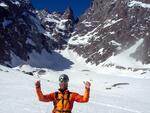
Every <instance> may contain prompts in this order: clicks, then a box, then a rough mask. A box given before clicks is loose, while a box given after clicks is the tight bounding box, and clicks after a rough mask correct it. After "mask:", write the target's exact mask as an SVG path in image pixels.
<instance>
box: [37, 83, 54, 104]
mask: <svg viewBox="0 0 150 113" xmlns="http://www.w3.org/2000/svg"><path fill="white" fill-rule="evenodd" d="M35 86H36V93H37V96H38V99H39V100H40V101H43V102H49V101H53V100H54V93H50V94H47V95H44V94H43V93H42V91H41V85H40V81H37V82H36V83H35Z"/></svg>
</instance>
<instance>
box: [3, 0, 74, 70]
mask: <svg viewBox="0 0 150 113" xmlns="http://www.w3.org/2000/svg"><path fill="white" fill-rule="evenodd" d="M0 15H1V16H0V64H3V65H7V66H11V67H13V66H17V65H19V64H22V63H29V62H30V64H33V63H31V60H32V59H35V58H34V57H32V56H37V55H38V56H40V58H41V57H42V58H44V56H45V54H49V56H50V54H51V53H52V50H54V49H62V48H63V45H64V44H66V43H67V40H68V38H69V37H70V35H71V32H72V31H73V26H74V22H75V19H74V16H73V11H72V10H71V9H70V8H68V9H67V10H66V11H65V12H64V13H48V12H46V11H45V10H43V11H37V10H36V9H34V8H33V7H32V4H31V3H30V0H0ZM43 53H45V54H43ZM45 58H48V57H45ZM45 60H48V59H45ZM51 60H53V59H51ZM16 61H17V63H16ZM32 61H33V60H32ZM38 62H39V59H38V60H37V61H35V60H34V63H36V64H37V63H38ZM47 67H48V66H47Z"/></svg>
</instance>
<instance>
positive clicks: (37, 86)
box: [35, 80, 41, 88]
mask: <svg viewBox="0 0 150 113" xmlns="http://www.w3.org/2000/svg"><path fill="white" fill-rule="evenodd" d="M35 86H36V88H40V87H41V83H40V81H39V80H38V81H36V83H35Z"/></svg>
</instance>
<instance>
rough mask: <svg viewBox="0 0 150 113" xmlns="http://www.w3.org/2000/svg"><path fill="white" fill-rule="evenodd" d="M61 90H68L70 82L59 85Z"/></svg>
mask: <svg viewBox="0 0 150 113" xmlns="http://www.w3.org/2000/svg"><path fill="white" fill-rule="evenodd" d="M59 87H60V89H67V88H68V82H61V83H59Z"/></svg>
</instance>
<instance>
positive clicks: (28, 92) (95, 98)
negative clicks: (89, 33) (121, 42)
mask: <svg viewBox="0 0 150 113" xmlns="http://www.w3.org/2000/svg"><path fill="white" fill-rule="evenodd" d="M61 55H62V56H63V57H65V58H67V59H68V60H70V61H72V62H73V63H74V64H72V65H71V67H70V68H69V69H66V70H60V71H53V70H50V69H48V68H45V69H44V68H43V69H42V68H33V67H31V66H28V65H25V66H22V67H17V68H14V69H10V68H6V67H4V66H0V113H51V110H52V108H53V104H52V103H50V102H48V103H44V102H39V101H38V100H37V97H36V93H35V88H34V83H35V81H36V80H38V79H40V80H41V85H42V89H43V92H44V93H45V94H46V93H49V92H51V91H55V90H57V89H58V77H59V75H60V74H61V73H66V74H68V75H69V77H70V82H69V89H70V90H71V91H76V92H79V93H81V94H82V93H83V89H84V84H83V81H86V80H88V81H90V82H91V84H92V86H91V95H90V101H89V102H88V103H86V104H80V103H75V104H74V108H73V113H150V108H149V105H150V98H149V97H150V91H149V89H150V78H149V75H150V73H147V74H145V75H138V74H136V73H133V72H130V71H128V72H121V71H116V70H115V71H112V69H111V71H110V72H109V71H108V68H97V67H95V66H91V65H90V64H85V63H84V59H82V58H80V57H79V56H77V55H76V54H74V53H72V51H69V50H65V51H61ZM40 69H42V70H45V73H43V74H41V75H38V70H40ZM19 70H20V71H19ZM23 70H24V71H29V72H33V71H34V73H33V74H34V76H30V75H28V74H23V73H22V72H21V71H23ZM125 75H127V76H125ZM139 76H140V77H139ZM38 77H40V78H38Z"/></svg>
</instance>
